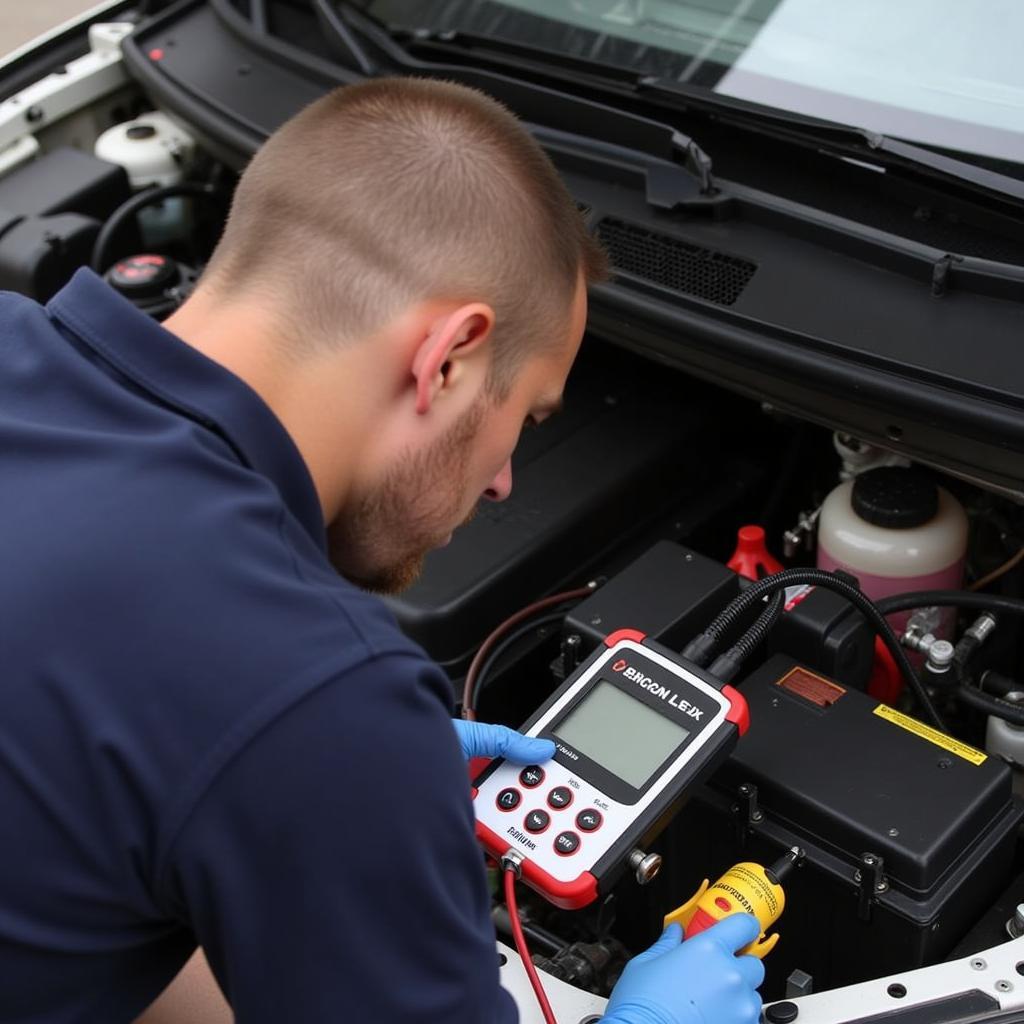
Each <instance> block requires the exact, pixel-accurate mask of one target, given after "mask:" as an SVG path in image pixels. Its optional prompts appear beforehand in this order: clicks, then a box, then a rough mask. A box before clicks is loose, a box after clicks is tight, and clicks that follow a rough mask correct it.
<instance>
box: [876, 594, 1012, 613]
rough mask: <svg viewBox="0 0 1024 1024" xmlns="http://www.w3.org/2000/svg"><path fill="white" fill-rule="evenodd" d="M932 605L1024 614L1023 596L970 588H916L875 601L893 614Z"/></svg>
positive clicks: (877, 606) (881, 608)
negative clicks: (973, 590) (982, 592)
mask: <svg viewBox="0 0 1024 1024" xmlns="http://www.w3.org/2000/svg"><path fill="white" fill-rule="evenodd" d="M933 605H938V606H939V607H943V608H948V607H954V608H976V609H978V610H979V611H986V612H989V611H991V612H1006V613H1008V614H1009V615H1024V600H1022V599H1021V598H1018V597H999V596H996V595H995V594H975V593H972V592H971V591H968V590H916V591H913V592H912V593H909V594H893V595H892V596H891V597H883V598H881V599H880V600H878V601H876V602H875V607H876V608H877V609H878V610H879V611H880V612H881V613H882V614H883V615H894V614H895V613H896V612H905V611H909V610H910V609H911V608H929V607H931V606H933Z"/></svg>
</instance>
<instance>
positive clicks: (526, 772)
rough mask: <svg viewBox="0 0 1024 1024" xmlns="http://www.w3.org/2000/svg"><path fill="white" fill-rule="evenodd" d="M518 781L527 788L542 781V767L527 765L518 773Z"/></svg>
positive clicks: (531, 787)
mask: <svg viewBox="0 0 1024 1024" xmlns="http://www.w3.org/2000/svg"><path fill="white" fill-rule="evenodd" d="M519 781H520V782H521V783H522V784H523V785H524V786H525V787H526V788H527V789H533V788H534V787H535V786H539V785H540V784H541V783H542V782H543V781H544V769H543V768H540V767H539V766H538V765H535V764H531V765H527V766H526V767H525V768H524V769H523V770H522V771H521V772H520V773H519Z"/></svg>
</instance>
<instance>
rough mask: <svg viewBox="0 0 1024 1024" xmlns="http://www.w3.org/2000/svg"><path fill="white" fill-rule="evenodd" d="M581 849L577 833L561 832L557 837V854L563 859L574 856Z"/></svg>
mask: <svg viewBox="0 0 1024 1024" xmlns="http://www.w3.org/2000/svg"><path fill="white" fill-rule="evenodd" d="M579 848H580V837H579V836H578V835H576V833H575V832H559V833H558V835H557V836H555V853H560V854H561V855H562V856H563V857H568V856H570V855H571V854H574V853H575V852H576V851H577V850H578V849H579Z"/></svg>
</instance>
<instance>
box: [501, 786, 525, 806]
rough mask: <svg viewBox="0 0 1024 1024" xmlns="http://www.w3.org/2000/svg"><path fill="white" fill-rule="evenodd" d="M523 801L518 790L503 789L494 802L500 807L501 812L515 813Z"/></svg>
mask: <svg viewBox="0 0 1024 1024" xmlns="http://www.w3.org/2000/svg"><path fill="white" fill-rule="evenodd" d="M522 799H523V797H522V794H520V792H519V790H518V789H503V790H502V791H501V792H500V793H499V794H498V799H497V800H495V801H494V802H495V803H496V804H497V805H498V810H499V811H514V810H515V809H516V808H517V807H518V806H519V804H520V803H521V802H522Z"/></svg>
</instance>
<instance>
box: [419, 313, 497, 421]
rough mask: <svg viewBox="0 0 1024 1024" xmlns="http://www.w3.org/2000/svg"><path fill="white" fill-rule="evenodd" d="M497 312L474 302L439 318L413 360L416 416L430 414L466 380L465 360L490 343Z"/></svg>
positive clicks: (426, 335)
mask: <svg viewBox="0 0 1024 1024" xmlns="http://www.w3.org/2000/svg"><path fill="white" fill-rule="evenodd" d="M493 329H494V310H493V309H491V307H490V306H488V305H487V304H486V303H484V302H471V303H467V304H466V305H465V306H459V308H458V309H453V310H451V311H449V312H447V313H444V314H442V315H441V316H439V317H438V318H437V319H436V320H435V321H434V322H433V323H432V324H431V325H430V329H429V330H428V331H427V333H426V334H425V335H424V336H423V339H422V341H421V342H420V343H419V345H418V346H417V347H416V353H415V355H414V356H413V362H412V373H413V376H414V377H415V378H416V412H417V413H419V414H420V415H422V414H423V413H426V412H429V410H430V408H431V406H432V405H433V403H434V399H435V398H437V396H438V395H439V394H440V393H441V391H442V390H444V389H445V388H449V387H452V386H453V385H454V384H456V383H457V382H458V381H459V380H460V379H461V377H462V370H463V368H464V362H463V361H464V360H465V359H466V357H468V356H470V355H472V354H474V353H476V352H478V351H479V350H480V349H481V348H482V347H483V346H484V345H486V344H487V342H488V341H489V340H490V337H491V331H492V330H493Z"/></svg>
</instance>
